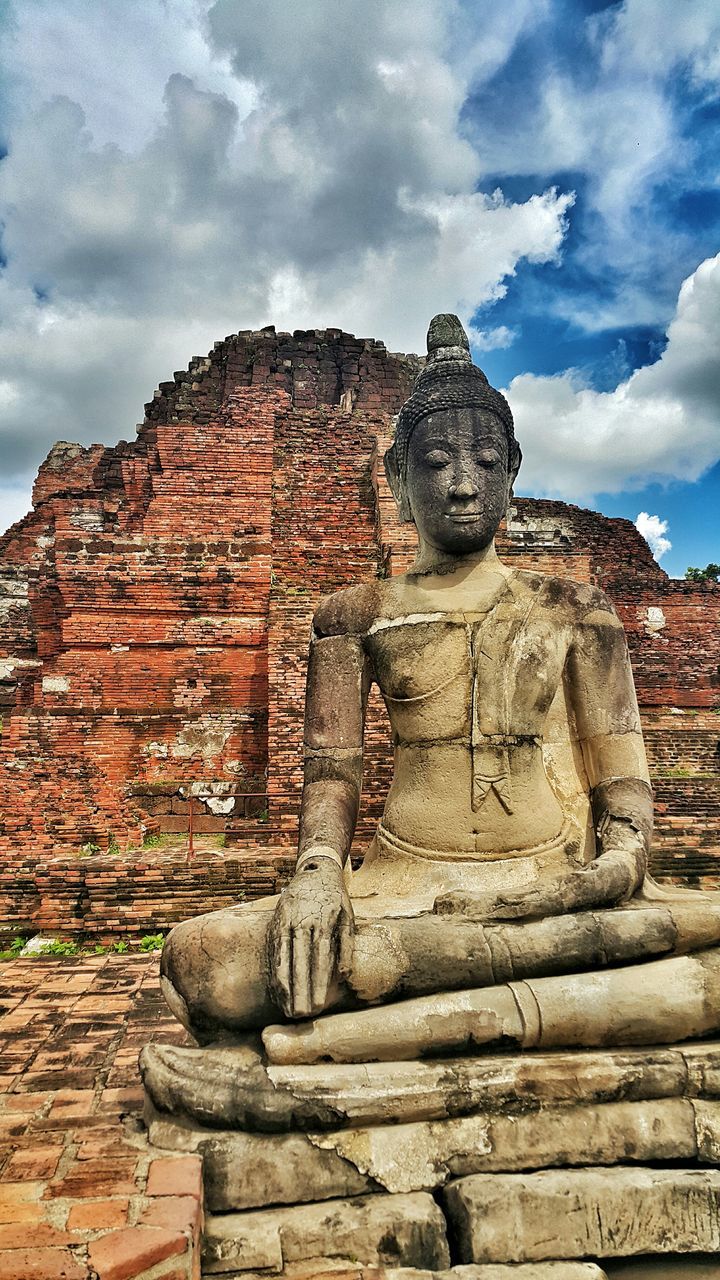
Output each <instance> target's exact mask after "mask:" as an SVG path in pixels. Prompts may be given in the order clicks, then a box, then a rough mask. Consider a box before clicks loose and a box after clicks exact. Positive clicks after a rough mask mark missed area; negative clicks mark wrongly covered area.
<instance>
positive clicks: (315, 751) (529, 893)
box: [143, 315, 720, 1123]
mask: <svg viewBox="0 0 720 1280" xmlns="http://www.w3.org/2000/svg"><path fill="white" fill-rule="evenodd" d="M520 461H521V452H520V447H519V445H518V443H517V441H516V439H515V434H514V428H513V418H512V413H511V411H510V407H509V405H508V403H507V401H506V400H505V398H504V397H503V396H502V395H501V394H500V392H498V391H496V390H494V389H493V388H492V387H491V386H490V385H489V384H488V381H487V379H486V377H485V375H484V374H483V373H482V372H481V370H480V369H479V368H477V367H476V366H475V365H474V364H473V363H472V360H471V357H470V351H469V344H468V340H467V337H466V334H465V332H464V330H463V328H462V326H461V325H460V322H459V321H458V320H457V318H456V317H454V316H448V315H440V316H436V317H435V319H434V320H433V321H432V323H431V325H430V329H429V333H428V359H427V362H426V365H425V367H424V368H423V370H422V371H421V373H420V375H419V377H418V378H417V381H416V384H415V387H414V390H413V392H412V394H411V396H410V398H409V399H408V401H407V402H406V403H405V404H404V406H403V408H402V411H401V413H400V415H399V419H398V422H397V428H396V433H395V436H394V440H393V444H392V446H391V448H390V449H389V451H388V453H387V455H386V458H385V464H386V471H387V475H388V480H389V483H390V486H391V488H392V490H393V493H394V495H395V498H396V500H397V502H398V505H399V509H400V513H401V517H402V518H403V519H404V520H407V521H412V522H413V523H414V525H415V527H416V529H417V537H418V551H417V557H416V560H415V563H414V564H413V566H412V568H411V569H410V571H409V572H408V573H405V574H402V575H400V576H397V577H391V578H389V579H385V580H377V581H373V582H372V583H366V584H360V585H355V586H350V587H348V588H347V589H346V590H343V591H340V592H338V593H336V594H334V595H331V596H329V597H327V598H326V599H324V600H322V601H321V602H320V604H319V605H318V607H317V609H316V611H315V615H314V620H313V629H312V640H311V646H310V657H309V667H308V681H307V700H306V716H305V737H304V743H305V775H304V790H303V796H302V806H301V814H300V834H299V850H298V857H297V866H296V870H295V874H294V876H293V878H292V880H291V881H290V883H289V884H288V886H287V887H286V888H285V889H284V890H283V892H282V893H281V894H280V895H279V897H275V898H270V899H265V900H260V901H256V902H252V903H248V904H245V905H240V906H238V907H235V908H231V909H226V910H221V911H216V912H211V913H210V914H208V915H204V916H200V917H198V918H195V919H192V920H189V921H186V922H184V923H183V924H181V925H179V926H177V927H176V928H175V929H173V931H172V932H171V933H170V934H169V936H168V938H167V940H166V943H165V947H164V951H163V956H162V985H163V990H164V992H165V995H166V998H167V1000H168V1003H169V1004H170V1007H171V1009H172V1010H173V1012H174V1013H175V1014H176V1015H177V1017H178V1018H179V1019H180V1021H181V1022H182V1023H183V1024H184V1026H185V1027H186V1028H187V1029H188V1030H189V1031H190V1032H191V1033H192V1035H193V1036H194V1037H195V1039H196V1040H197V1042H198V1044H199V1045H200V1046H202V1047H201V1048H199V1049H197V1050H182V1049H172V1048H169V1047H167V1048H162V1047H159V1046H150V1047H149V1048H148V1049H147V1050H145V1052H144V1057H143V1072H144V1078H145V1082H146V1086H147V1088H148V1091H149V1093H150V1095H151V1096H152V1097H153V1098H154V1100H155V1101H156V1102H157V1103H158V1105H160V1106H165V1107H166V1108H167V1107H168V1106H169V1105H170V1103H169V1102H168V1098H170V1099H172V1104H173V1105H175V1106H178V1107H180V1108H181V1109H184V1110H185V1111H187V1112H188V1113H190V1114H196V1115H201V1116H202V1117H203V1118H207V1116H208V1107H207V1106H206V1105H204V1104H203V1102H202V1096H201V1095H203V1092H204V1093H205V1094H206V1093H207V1090H208V1089H211V1090H212V1091H213V1092H214V1110H213V1116H214V1120H215V1121H216V1122H220V1121H222V1120H225V1121H226V1122H230V1123H231V1122H232V1120H233V1114H234V1113H233V1088H234V1084H233V1079H232V1066H228V1062H231V1061H232V1060H231V1059H229V1058H228V1054H227V1049H228V1046H232V1045H233V1044H235V1045H240V1044H242V1042H243V1037H245V1038H247V1037H248V1036H250V1037H252V1035H253V1034H254V1035H255V1036H256V1037H257V1033H258V1032H262V1033H263V1044H264V1049H263V1052H264V1053H265V1054H266V1055H267V1058H268V1059H269V1061H270V1062H282V1063H288V1062H290V1063H292V1062H298V1063H312V1062H314V1061H318V1060H322V1059H324V1058H325V1059H327V1058H330V1059H335V1060H337V1061H363V1060H366V1059H367V1060H371V1059H373V1058H375V1059H377V1058H381V1059H382V1058H384V1059H393V1058H408V1057H412V1056H414V1055H417V1056H420V1055H423V1054H430V1055H432V1054H433V1053H447V1052H449V1051H462V1050H463V1049H465V1048H467V1047H468V1046H472V1048H473V1050H474V1051H478V1049H480V1050H481V1051H482V1047H483V1046H484V1045H487V1046H489V1047H495V1048H497V1046H498V1045H501V1046H503V1047H505V1048H507V1047H508V1046H515V1047H518V1048H532V1047H533V1046H537V1045H538V1044H540V1045H548V1044H559V1045H563V1044H569V1045H577V1044H599V1043H606V1044H607V1043H619V1044H623V1043H633V1042H635V1043H637V1042H638V1041H640V1042H643V1041H644V1042H645V1043H648V1042H653V1041H665V1042H669V1041H672V1040H676V1039H682V1038H683V1037H687V1036H691V1035H697V1034H704V1033H705V1032H707V1031H710V1030H712V1029H714V1027H716V1026H717V1025H720V1015H718V1013H717V1012H716V1011H717V1001H715V1003H714V1004H713V1001H712V1000H711V999H709V998H708V991H709V990H710V988H711V987H712V983H713V981H715V965H716V958H715V953H714V952H713V950H712V947H713V945H714V944H715V943H716V942H717V941H718V940H720V907H718V906H717V905H715V904H714V902H712V901H711V900H710V898H708V897H707V896H705V895H702V894H697V893H696V894H694V895H693V894H689V893H685V894H675V895H674V896H672V898H670V897H668V895H667V894H664V893H663V891H662V890H661V889H660V888H659V887H658V886H654V885H653V883H652V881H650V880H649V879H648V877H647V866H648V852H649V847H650V839H651V830H652V791H651V787H650V780H649V775H648V768H647V763H646V758H645V751H644V747H643V738H642V732H641V726H640V718H639V713H638V705H637V699H636V696H635V690H634V686H633V677H632V671H631V667H630V661H629V657H628V649H627V644H626V639H625V634H624V631H623V628H622V625H621V623H620V621H619V619H618V616H617V614H616V612H615V610H614V609H613V607H612V605H611V603H610V602H609V600H608V599H607V597H606V596H605V595H604V594H603V592H602V591H600V590H599V589H598V588H596V587H595V586H590V585H587V584H579V583H576V582H572V581H568V580H565V579H561V578H557V577H550V576H546V575H543V574H540V573H536V572H530V571H523V570H516V569H513V568H511V567H509V566H508V565H506V564H503V563H502V562H501V561H500V560H499V558H498V555H497V553H496V549H495V541H494V540H495V535H496V532H497V530H498V527H499V525H500V523H501V521H502V519H503V517H504V515H505V513H506V511H507V507H508V503H509V501H510V499H511V496H512V490H513V484H514V482H515V478H516V476H517V474H518V468H519V466H520ZM373 682H375V683H376V684H377V685H378V687H379V690H380V693H381V695H382V698H383V700H384V703H385V706H386V708H387V713H388V716H389V719H390V724H391V727H392V735H393V742H394V771H393V777H392V784H391V786H390V789H389V792H388V795H387V799H386V802H385V807H384V812H383V815H382V818H381V820H380V823H379V825H378V828H377V831H376V833H375V836H374V839H373V841H372V843H371V845H370V847H369V848H368V850H367V852H366V853H365V856H364V859H363V861H362V864H361V865H360V866H359V868H358V869H357V870H356V871H355V872H352V873H351V871H350V865H349V853H350V847H351V843H352V840H353V835H354V831H355V825H356V820H357V816H358V807H359V803H360V793H361V784H362V774H363V727H364V720H365V709H366V704H367V698H368V691H369V689H370V687H371V685H372V683H373ZM558 726H560V729H558ZM678 953H688V954H683V955H678ZM689 953H692V954H689ZM663 965H664V966H666V967H665V969H663V967H662V966H663ZM678 965H679V966H681V967H680V968H679V969H678V968H677V966H678ZM688 965H690V969H688V967H687V966H688ZM668 966H669V968H668ZM673 966H675V968H673ZM682 966H685V967H684V968H683V967H682ZM598 973H600V977H601V979H602V982H601V983H600V986H598V981H599V979H598ZM568 975H570V976H569V977H568ZM553 984H554V985H553ZM603 984H604V985H603ZM628 1001H630V1004H631V1005H632V1008H630V1005H629V1004H628ZM633 1002H634V1003H633ZM633 1010H634V1012H633ZM593 1019H594V1021H593ZM198 1055H199V1056H198ZM363 1055H364V1056H363ZM238 1061H239V1059H238ZM209 1081H212V1084H209V1083H208V1082H209Z"/></svg>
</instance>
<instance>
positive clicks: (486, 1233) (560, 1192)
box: [443, 1166, 720, 1263]
mask: <svg viewBox="0 0 720 1280" xmlns="http://www.w3.org/2000/svg"><path fill="white" fill-rule="evenodd" d="M443 1203H444V1205H445V1209H446V1213H447V1216H448V1220H449V1223H450V1226H451V1228H452V1230H453V1232H454V1236H455V1239H456V1242H457V1249H458V1253H459V1255H460V1257H459V1260H460V1261H462V1262H485V1263H488V1262H506V1263H508V1262H536V1261H543V1260H545V1259H551V1258H558V1257H561V1258H562V1257H565V1258H567V1259H574V1258H578V1259H579V1258H588V1257H590V1258H600V1259H605V1258H623V1257H629V1256H630V1257H631V1256H633V1255H635V1254H643V1253H649V1254H655V1253H659V1254H673V1253H713V1252H716V1251H718V1250H720V1171H719V1170H717V1169H683V1168H675V1169H661V1168H655V1169H652V1168H642V1167H637V1166H635V1167H633V1168H627V1167H623V1166H616V1167H615V1168H612V1169H602V1168H590V1169H565V1170H561V1171H559V1170H552V1171H542V1172H538V1173H531V1174H475V1175H473V1176H472V1177H469V1178H462V1179H459V1180H458V1181H457V1182H454V1183H451V1184H450V1185H449V1186H448V1187H446V1188H445V1190H444V1192H443Z"/></svg>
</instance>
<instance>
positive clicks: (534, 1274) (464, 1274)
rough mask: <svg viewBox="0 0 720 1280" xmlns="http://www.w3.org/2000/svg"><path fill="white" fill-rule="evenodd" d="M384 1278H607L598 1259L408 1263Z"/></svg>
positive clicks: (452, 1279)
mask: <svg viewBox="0 0 720 1280" xmlns="http://www.w3.org/2000/svg"><path fill="white" fill-rule="evenodd" d="M383 1280H607V1276H606V1274H605V1272H604V1271H603V1270H601V1268H600V1267H598V1266H597V1264H596V1263H594V1262H528V1263H522V1262H521V1263H519V1264H518V1265H513V1264H512V1263H511V1264H509V1265H507V1266H506V1265H505V1264H504V1263H490V1265H489V1266H477V1265H475V1264H474V1263H470V1264H468V1265H461V1266H459V1267H450V1269H449V1271H416V1270H413V1269H410V1268H408V1267H402V1268H400V1269H399V1270H394V1269H393V1270H388V1271H385V1273H384V1276H383Z"/></svg>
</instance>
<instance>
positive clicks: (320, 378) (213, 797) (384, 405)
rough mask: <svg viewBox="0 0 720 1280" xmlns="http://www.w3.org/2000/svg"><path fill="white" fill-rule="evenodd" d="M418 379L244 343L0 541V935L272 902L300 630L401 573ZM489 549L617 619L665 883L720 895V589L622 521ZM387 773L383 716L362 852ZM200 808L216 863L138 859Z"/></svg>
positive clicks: (148, 921) (57, 452) (287, 856)
mask: <svg viewBox="0 0 720 1280" xmlns="http://www.w3.org/2000/svg"><path fill="white" fill-rule="evenodd" d="M418 367H419V361H418V359H417V357H414V356H404V355H396V354H393V353H390V352H388V351H387V350H386V348H385V346H384V345H383V344H382V343H381V342H376V341H372V340H368V339H360V338H355V337H353V336H352V335H350V334H345V333H342V332H341V331H340V330H334V329H327V330H324V331H317V332H315V331H312V332H299V331H298V332H295V333H294V334H292V335H291V334H288V333H276V332H275V330H274V329H273V328H268V329H264V330H261V331H260V332H256V333H251V332H243V333H239V334H233V335H231V336H230V337H228V338H226V339H225V340H224V341H223V342H219V343H216V344H215V348H214V350H213V351H212V352H211V353H210V355H209V356H208V357H207V358H204V359H201V358H196V359H194V360H193V361H191V363H190V366H189V368H188V369H187V370H184V371H181V372H178V373H176V374H175V375H174V380H173V381H172V382H165V383H161V384H160V387H159V389H158V390H157V391H156V392H155V396H154V399H153V400H152V401H151V402H150V403H149V404H148V405H147V406H146V415H145V421H144V422H143V423H142V425H141V426H139V427H138V429H137V439H136V440H135V441H133V442H131V443H128V442H125V441H121V442H120V443H119V444H118V445H116V446H114V447H105V446H102V445H92V446H90V447H89V448H83V447H81V446H80V445H76V444H67V443H62V442H61V443H59V444H57V445H55V446H54V448H53V449H52V451H51V452H50V455H49V456H48V458H47V459H46V461H45V462H44V463H43V465H42V467H41V468H40V471H39V474H38V477H37V480H36V482H35V487H34V492H33V504H34V509H33V511H32V512H31V513H30V514H29V515H27V516H26V517H25V518H24V519H23V520H21V521H19V522H18V523H17V524H15V525H14V526H13V527H12V528H11V529H10V530H9V531H8V533H7V534H5V536H4V537H3V538H2V539H0V703H1V704H2V711H3V718H4V723H3V730H2V737H1V739H0V765H1V766H2V786H3V804H2V811H1V812H0V928H1V929H2V930H3V931H5V932H6V933H7V932H11V931H17V930H29V929H42V930H46V931H47V930H53V929H55V930H58V929H63V930H67V931H73V932H85V933H87V934H89V935H95V936H98V937H103V936H106V935H108V936H109V935H113V934H114V935H117V934H118V933H119V932H122V931H133V932H137V931H138V930H144V929H152V928H161V927H164V926H166V925H168V924H170V923H172V922H173V921H175V920H176V919H180V918H183V917H184V916H186V915H189V914H192V913H194V912H198V911H201V910H206V909H208V908H209V907H213V906H220V905H225V904H226V903H230V902H233V901H236V900H237V899H238V898H239V897H242V896H243V895H245V896H247V897H252V896H257V895H258V894H260V893H265V892H273V891H275V890H276V889H277V888H278V887H279V885H280V884H281V883H282V882H283V879H284V877H286V876H287V874H288V872H289V870H290V868H291V866H292V862H293V855H292V845H293V837H294V832H295V827H296V819H297V808H298V800H299V788H300V757H301V738H302V706H303V690H304V667H305V657H306V648H307V638H308V632H309V625H310V618H311V615H312V611H313V608H314V605H315V603H316V602H317V599H318V598H319V596H320V595H322V594H325V593H326V592H328V591H332V590H335V589H337V588H339V587H341V586H344V585H346V584H348V583H350V582H354V581H357V580H359V579H362V578H368V577H372V576H374V575H385V574H388V573H392V572H401V571H402V570H403V569H404V568H405V567H406V566H407V564H408V563H409V560H410V558H411V555H412V545H413V539H412V530H410V529H409V528H408V527H407V526H403V525H401V524H399V523H398V521H397V518H396V513H395V508H394V503H393V501H392V498H391V495H390V494H389V492H388V489H387V485H386V483H385V479H384V475H383V470H382V454H383V451H384V449H385V447H386V446H387V443H388V440H389V436H390V432H391V430H392V420H393V415H394V414H396V413H397V411H398V408H399V406H400V404H401V403H402V401H403V399H404V398H405V397H406V395H407V394H408V391H409V388H410V386H411V385H412V381H413V379H414V377H415V374H416V373H417V370H418ZM499 549H500V554H501V555H502V556H503V557H504V558H506V559H509V560H512V561H514V562H515V563H517V565H518V566H519V567H524V568H537V569H539V570H541V571H543V572H548V573H555V574H559V575H562V576H566V577H570V578H575V579H579V580H581V581H586V582H595V583H597V584H599V585H600V586H602V587H603V588H604V589H605V590H606V591H607V592H608V594H609V595H610V597H611V598H612V600H613V601H614V603H615V605H616V607H617V609H618V611H619V613H620V615H621V617H622V619H623V622H624V624H625V626H626V628H627V632H628V636H629V641H630V647H631V654H632V660H633V667H634V671H635V679H636V683H637V688H638V696H639V700H640V705H641V710H642V715H643V722H644V727H645V734H646V741H647V744H648V749H649V753H650V758H651V766H652V771H653V777H654V785H655V791H656V802H657V814H658V820H657V834H656V840H655V850H654V870H655V873H656V874H657V875H658V876H659V877H661V878H663V879H670V880H676V881H680V882H684V883H690V884H693V885H702V886H704V887H708V886H711V885H717V884H718V883H720V851H719V838H720V706H719V704H720V665H719V664H720V649H719V645H718V629H719V628H718V624H719V622H720V587H718V586H717V585H715V584H701V585H698V584H694V583H689V582H685V581H678V580H672V579H669V578H668V577H667V575H666V574H665V573H664V571H663V570H662V569H661V568H660V567H659V566H658V565H657V563H656V562H655V561H654V559H653V558H652V555H651V553H650V551H649V548H648V547H647V545H646V543H645V542H644V540H643V539H642V538H641V537H640V535H639V534H638V532H637V531H636V529H635V528H634V526H633V525H632V524H630V522H629V521H625V520H611V519H607V518H606V517H604V516H601V515H598V514H597V513H594V512H591V511H586V510H582V509H580V508H578V507H574V506H569V505H567V504H565V503H561V502H550V501H542V500H537V499H530V498H518V499H517V501H516V502H515V505H514V507H513V509H512V511H511V513H510V516H509V520H508V525H507V528H506V529H504V530H503V532H502V535H501V538H500V548H499ZM390 763H391V760H390V744H389V736H388V732H387V729H386V727H385V723H384V719H383V715H382V710H381V707H380V705H379V700H377V699H375V700H374V701H373V702H372V705H371V709H370V721H369V730H368V750H367V769H366V779H367V781H366V789H365V793H364V802H363V810H362V815H361V821H360V825H359V829H358V835H357V847H358V849H360V848H361V847H362V845H363V843H364V842H366V841H367V838H368V835H369V832H370V830H371V828H372V825H373V823H374V821H375V820H376V819H377V816H378V812H379V809H380V806H381V803H382V796H383V794H384V791H385V789H386V787H387V785H388V781H389V773H390ZM191 797H192V799H191ZM191 803H192V807H193V822H194V827H195V830H196V831H199V832H203V833H215V834H216V835H224V837H225V839H224V846H223V847H220V846H221V842H220V841H215V844H216V845H217V847H215V848H203V849H202V850H201V851H200V852H198V853H197V854H196V856H195V857H194V858H193V859H191V860H188V859H186V858H185V857H184V856H182V855H181V854H179V853H178V852H177V851H175V852H172V853H164V852H163V849H162V845H161V846H159V847H157V848H155V847H148V844H150V845H153V844H154V843H155V842H154V841H153V840H152V839H150V840H149V839H148V837H152V836H154V835H156V834H158V833H160V834H166V835H171V834H172V833H176V835H178V837H179V838H180V837H181V835H182V833H183V832H186V831H187V827H188V820H189V806H190V804H191ZM143 841H145V847H143Z"/></svg>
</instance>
